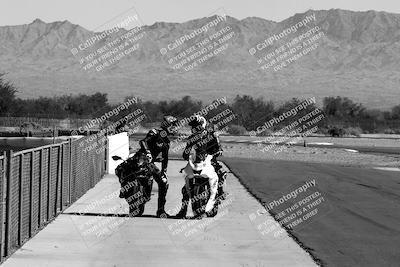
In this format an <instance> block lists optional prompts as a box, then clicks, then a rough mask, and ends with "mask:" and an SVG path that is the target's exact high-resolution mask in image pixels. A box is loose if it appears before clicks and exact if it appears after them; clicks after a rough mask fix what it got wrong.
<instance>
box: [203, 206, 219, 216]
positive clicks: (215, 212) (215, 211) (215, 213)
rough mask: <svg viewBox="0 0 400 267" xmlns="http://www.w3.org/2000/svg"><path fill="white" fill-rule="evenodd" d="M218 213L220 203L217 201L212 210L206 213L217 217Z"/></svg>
mask: <svg viewBox="0 0 400 267" xmlns="http://www.w3.org/2000/svg"><path fill="white" fill-rule="evenodd" d="M217 214H218V204H217V203H215V204H214V208H213V209H212V210H211V211H210V212H207V213H206V215H207V217H215V216H216V215H217Z"/></svg>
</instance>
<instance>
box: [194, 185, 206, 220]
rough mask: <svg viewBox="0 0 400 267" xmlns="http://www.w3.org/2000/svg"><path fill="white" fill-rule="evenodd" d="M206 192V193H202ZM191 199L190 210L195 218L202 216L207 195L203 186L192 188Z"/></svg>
mask: <svg viewBox="0 0 400 267" xmlns="http://www.w3.org/2000/svg"><path fill="white" fill-rule="evenodd" d="M204 192H206V193H204ZM193 193H194V194H193V196H194V197H193V199H192V210H193V215H194V216H195V217H197V216H199V215H201V214H204V212H205V209H206V205H207V201H208V198H209V193H208V192H207V189H206V187H205V186H204V185H197V184H196V185H194V188H193Z"/></svg>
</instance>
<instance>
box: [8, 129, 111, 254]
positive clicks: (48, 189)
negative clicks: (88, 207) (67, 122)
mask: <svg viewBox="0 0 400 267" xmlns="http://www.w3.org/2000/svg"><path fill="white" fill-rule="evenodd" d="M85 138H90V136H88V137H85ZM91 138H92V139H91V140H93V137H91ZM96 138H97V139H100V138H102V140H104V139H105V140H106V138H104V136H96ZM84 141H85V140H84V139H79V140H75V141H72V139H70V140H69V141H68V142H63V143H59V144H54V145H48V146H43V147H39V148H34V149H29V150H23V151H19V152H16V153H14V152H13V151H7V152H5V153H4V154H3V155H2V156H0V199H1V205H0V262H3V261H4V259H5V258H6V257H8V256H10V255H11V254H12V253H13V252H15V251H16V250H17V249H18V248H19V247H21V246H22V245H23V244H24V243H25V242H26V241H27V240H29V239H30V238H31V237H33V236H34V235H35V234H36V233H37V232H38V231H39V230H41V229H43V228H44V227H45V226H46V225H47V224H48V223H49V222H51V221H52V220H53V219H54V218H55V217H57V215H58V214H60V213H61V212H63V211H64V210H65V209H66V208H67V207H69V205H71V204H72V203H74V202H75V201H76V200H77V199H79V198H80V197H81V196H82V195H83V194H85V193H86V192H87V191H88V190H89V189H90V188H92V187H93V186H94V185H96V184H97V183H98V182H99V180H100V179H101V178H102V177H103V175H104V174H105V169H106V155H107V145H102V146H101V147H99V148H98V149H92V150H84V149H83V148H82V143H84ZM103 143H104V142H103Z"/></svg>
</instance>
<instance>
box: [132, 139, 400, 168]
mask: <svg viewBox="0 0 400 267" xmlns="http://www.w3.org/2000/svg"><path fill="white" fill-rule="evenodd" d="M341 140H344V139H341ZM392 143H393V140H392ZM380 145H381V144H380ZM183 146H184V143H174V142H171V148H170V156H171V157H174V158H176V157H178V158H180V157H181V155H182V152H183V148H182V147H183ZM265 146H266V145H262V144H235V143H229V144H228V143H222V147H223V150H224V153H223V154H224V157H240V158H254V159H273V160H288V161H302V162H315V163H332V164H338V165H340V166H358V167H364V168H371V167H400V156H399V155H383V154H376V155H373V154H365V153H354V152H349V151H346V150H344V149H336V148H312V147H298V146H292V147H288V148H287V147H284V146H277V147H274V148H273V149H269V150H267V149H265ZM130 147H131V152H135V151H136V150H137V149H138V148H139V144H138V141H137V140H133V139H131V140H130ZM178 148H179V149H178ZM282 148H284V149H283V150H282V151H279V150H280V149H282ZM278 151H279V152H278Z"/></svg>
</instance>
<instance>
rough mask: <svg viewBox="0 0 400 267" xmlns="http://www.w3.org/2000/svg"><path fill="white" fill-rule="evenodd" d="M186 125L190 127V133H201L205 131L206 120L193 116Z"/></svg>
mask: <svg viewBox="0 0 400 267" xmlns="http://www.w3.org/2000/svg"><path fill="white" fill-rule="evenodd" d="M188 124H189V126H190V127H192V131H193V130H195V131H196V132H201V131H203V130H205V129H206V126H207V120H206V119H205V118H204V117H203V116H200V115H195V116H194V117H193V118H192V120H191V121H190V122H189V123H188Z"/></svg>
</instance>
